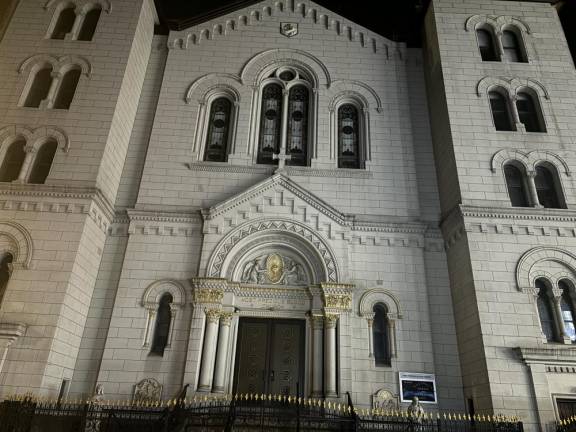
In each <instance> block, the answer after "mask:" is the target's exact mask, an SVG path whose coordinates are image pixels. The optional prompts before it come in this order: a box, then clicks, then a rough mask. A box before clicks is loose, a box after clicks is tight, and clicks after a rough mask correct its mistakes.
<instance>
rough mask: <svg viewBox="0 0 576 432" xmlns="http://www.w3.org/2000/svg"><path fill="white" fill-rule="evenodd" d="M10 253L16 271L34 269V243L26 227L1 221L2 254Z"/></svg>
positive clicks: (0, 245) (0, 241) (0, 240)
mask: <svg viewBox="0 0 576 432" xmlns="http://www.w3.org/2000/svg"><path fill="white" fill-rule="evenodd" d="M6 253H10V254H11V255H12V257H13V258H14V260H13V262H12V266H13V268H14V269H22V270H26V269H30V268H32V258H33V253H34V243H33V242H32V236H31V235H30V233H29V232H28V230H27V229H26V228H24V226H22V225H20V224H19V223H17V222H12V221H0V254H6Z"/></svg>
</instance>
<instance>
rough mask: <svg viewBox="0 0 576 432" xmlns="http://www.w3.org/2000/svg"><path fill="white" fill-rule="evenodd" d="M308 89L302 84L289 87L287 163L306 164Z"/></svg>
mask: <svg viewBox="0 0 576 432" xmlns="http://www.w3.org/2000/svg"><path fill="white" fill-rule="evenodd" d="M308 100H309V95H308V89H307V88H306V87H304V86H302V85H297V86H294V87H292V88H291V89H290V97H289V99H288V136H287V141H286V152H287V154H289V155H290V156H291V159H290V161H289V165H296V166H306V165H308V154H307V153H308V152H307V149H308Z"/></svg>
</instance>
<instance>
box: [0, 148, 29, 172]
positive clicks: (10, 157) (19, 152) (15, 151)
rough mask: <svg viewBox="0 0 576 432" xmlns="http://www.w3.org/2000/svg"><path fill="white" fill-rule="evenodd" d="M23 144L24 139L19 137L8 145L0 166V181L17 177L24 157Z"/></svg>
mask: <svg viewBox="0 0 576 432" xmlns="http://www.w3.org/2000/svg"><path fill="white" fill-rule="evenodd" d="M25 146H26V141H24V140H23V139H19V140H16V141H14V142H13V143H12V144H11V145H10V147H8V150H6V154H5V155H4V162H2V166H1V167H0V182H12V181H14V180H17V179H18V176H19V175H20V171H21V170H22V164H23V163H24V158H25V157H26V152H25V151H24V147H25Z"/></svg>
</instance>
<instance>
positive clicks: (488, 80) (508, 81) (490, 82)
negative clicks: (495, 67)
mask: <svg viewBox="0 0 576 432" xmlns="http://www.w3.org/2000/svg"><path fill="white" fill-rule="evenodd" d="M493 87H502V88H504V89H506V91H507V92H508V96H509V97H510V98H511V99H512V100H514V98H515V97H516V94H517V93H518V92H519V91H520V90H522V89H523V88H528V89H531V90H532V91H534V92H535V93H536V94H537V95H538V97H539V98H540V99H541V100H542V99H546V100H550V94H549V93H548V90H546V88H545V87H544V85H543V84H542V83H541V82H540V81H537V80H535V79H531V78H519V77H515V78H503V77H490V76H487V77H484V78H482V79H481V80H480V81H479V82H478V84H477V85H476V95H477V96H478V97H482V96H487V95H488V91H489V90H490V89H491V88H493Z"/></svg>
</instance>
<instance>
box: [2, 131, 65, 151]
mask: <svg viewBox="0 0 576 432" xmlns="http://www.w3.org/2000/svg"><path fill="white" fill-rule="evenodd" d="M18 137H22V138H24V139H25V140H26V143H27V145H29V146H31V147H32V148H34V149H39V148H40V146H41V145H42V144H44V143H45V142H46V140H48V139H50V138H52V139H54V140H55V141H56V142H57V143H58V148H59V149H61V150H62V151H63V152H64V153H68V150H70V139H69V138H68V135H66V133H65V132H64V131H63V130H62V129H60V128H57V127H55V126H40V127H37V128H35V129H32V128H29V127H27V126H23V125H10V126H5V127H3V128H2V129H0V152H1V151H2V147H4V145H6V144H10V143H12V142H14V140H16V139H17V138H18Z"/></svg>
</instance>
